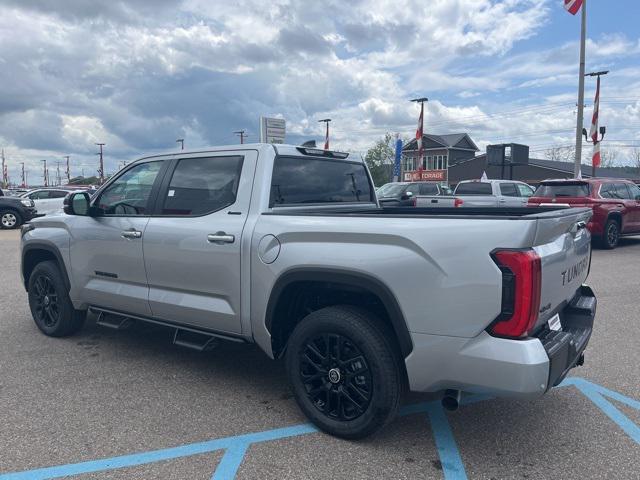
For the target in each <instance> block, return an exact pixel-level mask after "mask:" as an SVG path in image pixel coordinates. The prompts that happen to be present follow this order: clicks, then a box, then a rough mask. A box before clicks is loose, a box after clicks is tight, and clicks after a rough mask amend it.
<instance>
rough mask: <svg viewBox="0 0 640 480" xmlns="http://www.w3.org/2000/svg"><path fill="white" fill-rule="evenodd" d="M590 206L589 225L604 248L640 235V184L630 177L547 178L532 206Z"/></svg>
mask: <svg viewBox="0 0 640 480" xmlns="http://www.w3.org/2000/svg"><path fill="white" fill-rule="evenodd" d="M562 204H567V205H571V206H572V207H591V208H592V209H593V217H592V218H591V221H590V222H589V224H588V225H587V227H588V228H589V231H590V232H591V235H592V236H593V237H594V240H597V241H598V242H599V243H600V245H601V246H602V247H603V248H608V249H611V248H615V247H616V246H617V245H618V240H619V239H620V237H621V236H624V235H639V234H640V187H638V186H637V185H636V184H635V183H633V182H630V181H629V180H621V179H613V178H612V179H609V178H590V179H580V180H576V179H560V180H545V181H543V182H541V183H540V186H539V187H538V189H537V190H536V191H535V193H534V194H533V196H532V197H530V198H529V205H532V206H538V205H543V206H544V205H562Z"/></svg>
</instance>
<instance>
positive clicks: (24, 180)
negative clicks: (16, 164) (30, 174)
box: [20, 162, 27, 188]
mask: <svg viewBox="0 0 640 480" xmlns="http://www.w3.org/2000/svg"><path fill="white" fill-rule="evenodd" d="M20 164H21V165H22V185H20V186H21V187H22V188H27V179H26V178H25V176H24V162H20Z"/></svg>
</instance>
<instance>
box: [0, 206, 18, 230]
mask: <svg viewBox="0 0 640 480" xmlns="http://www.w3.org/2000/svg"><path fill="white" fill-rule="evenodd" d="M20 225H22V217H21V216H20V214H19V213H18V212H16V211H15V210H0V228H2V229H4V230H9V229H11V228H18V227H19V226H20Z"/></svg>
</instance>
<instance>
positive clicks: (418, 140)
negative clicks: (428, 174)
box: [416, 102, 424, 171]
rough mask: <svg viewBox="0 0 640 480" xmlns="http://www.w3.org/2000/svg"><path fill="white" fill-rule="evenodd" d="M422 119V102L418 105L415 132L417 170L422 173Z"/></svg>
mask: <svg viewBox="0 0 640 480" xmlns="http://www.w3.org/2000/svg"><path fill="white" fill-rule="evenodd" d="M423 119H424V102H421V103H420V118H418V129H417V130H416V143H417V144H418V162H419V163H418V170H420V171H422V156H423V155H424V148H423V146H422V129H423V127H422V125H423Z"/></svg>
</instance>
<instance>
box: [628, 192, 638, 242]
mask: <svg viewBox="0 0 640 480" xmlns="http://www.w3.org/2000/svg"><path fill="white" fill-rule="evenodd" d="M627 187H629V192H630V197H631V199H630V200H629V217H630V221H629V224H630V226H631V230H632V231H633V232H640V187H638V186H637V185H630V184H627Z"/></svg>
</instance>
